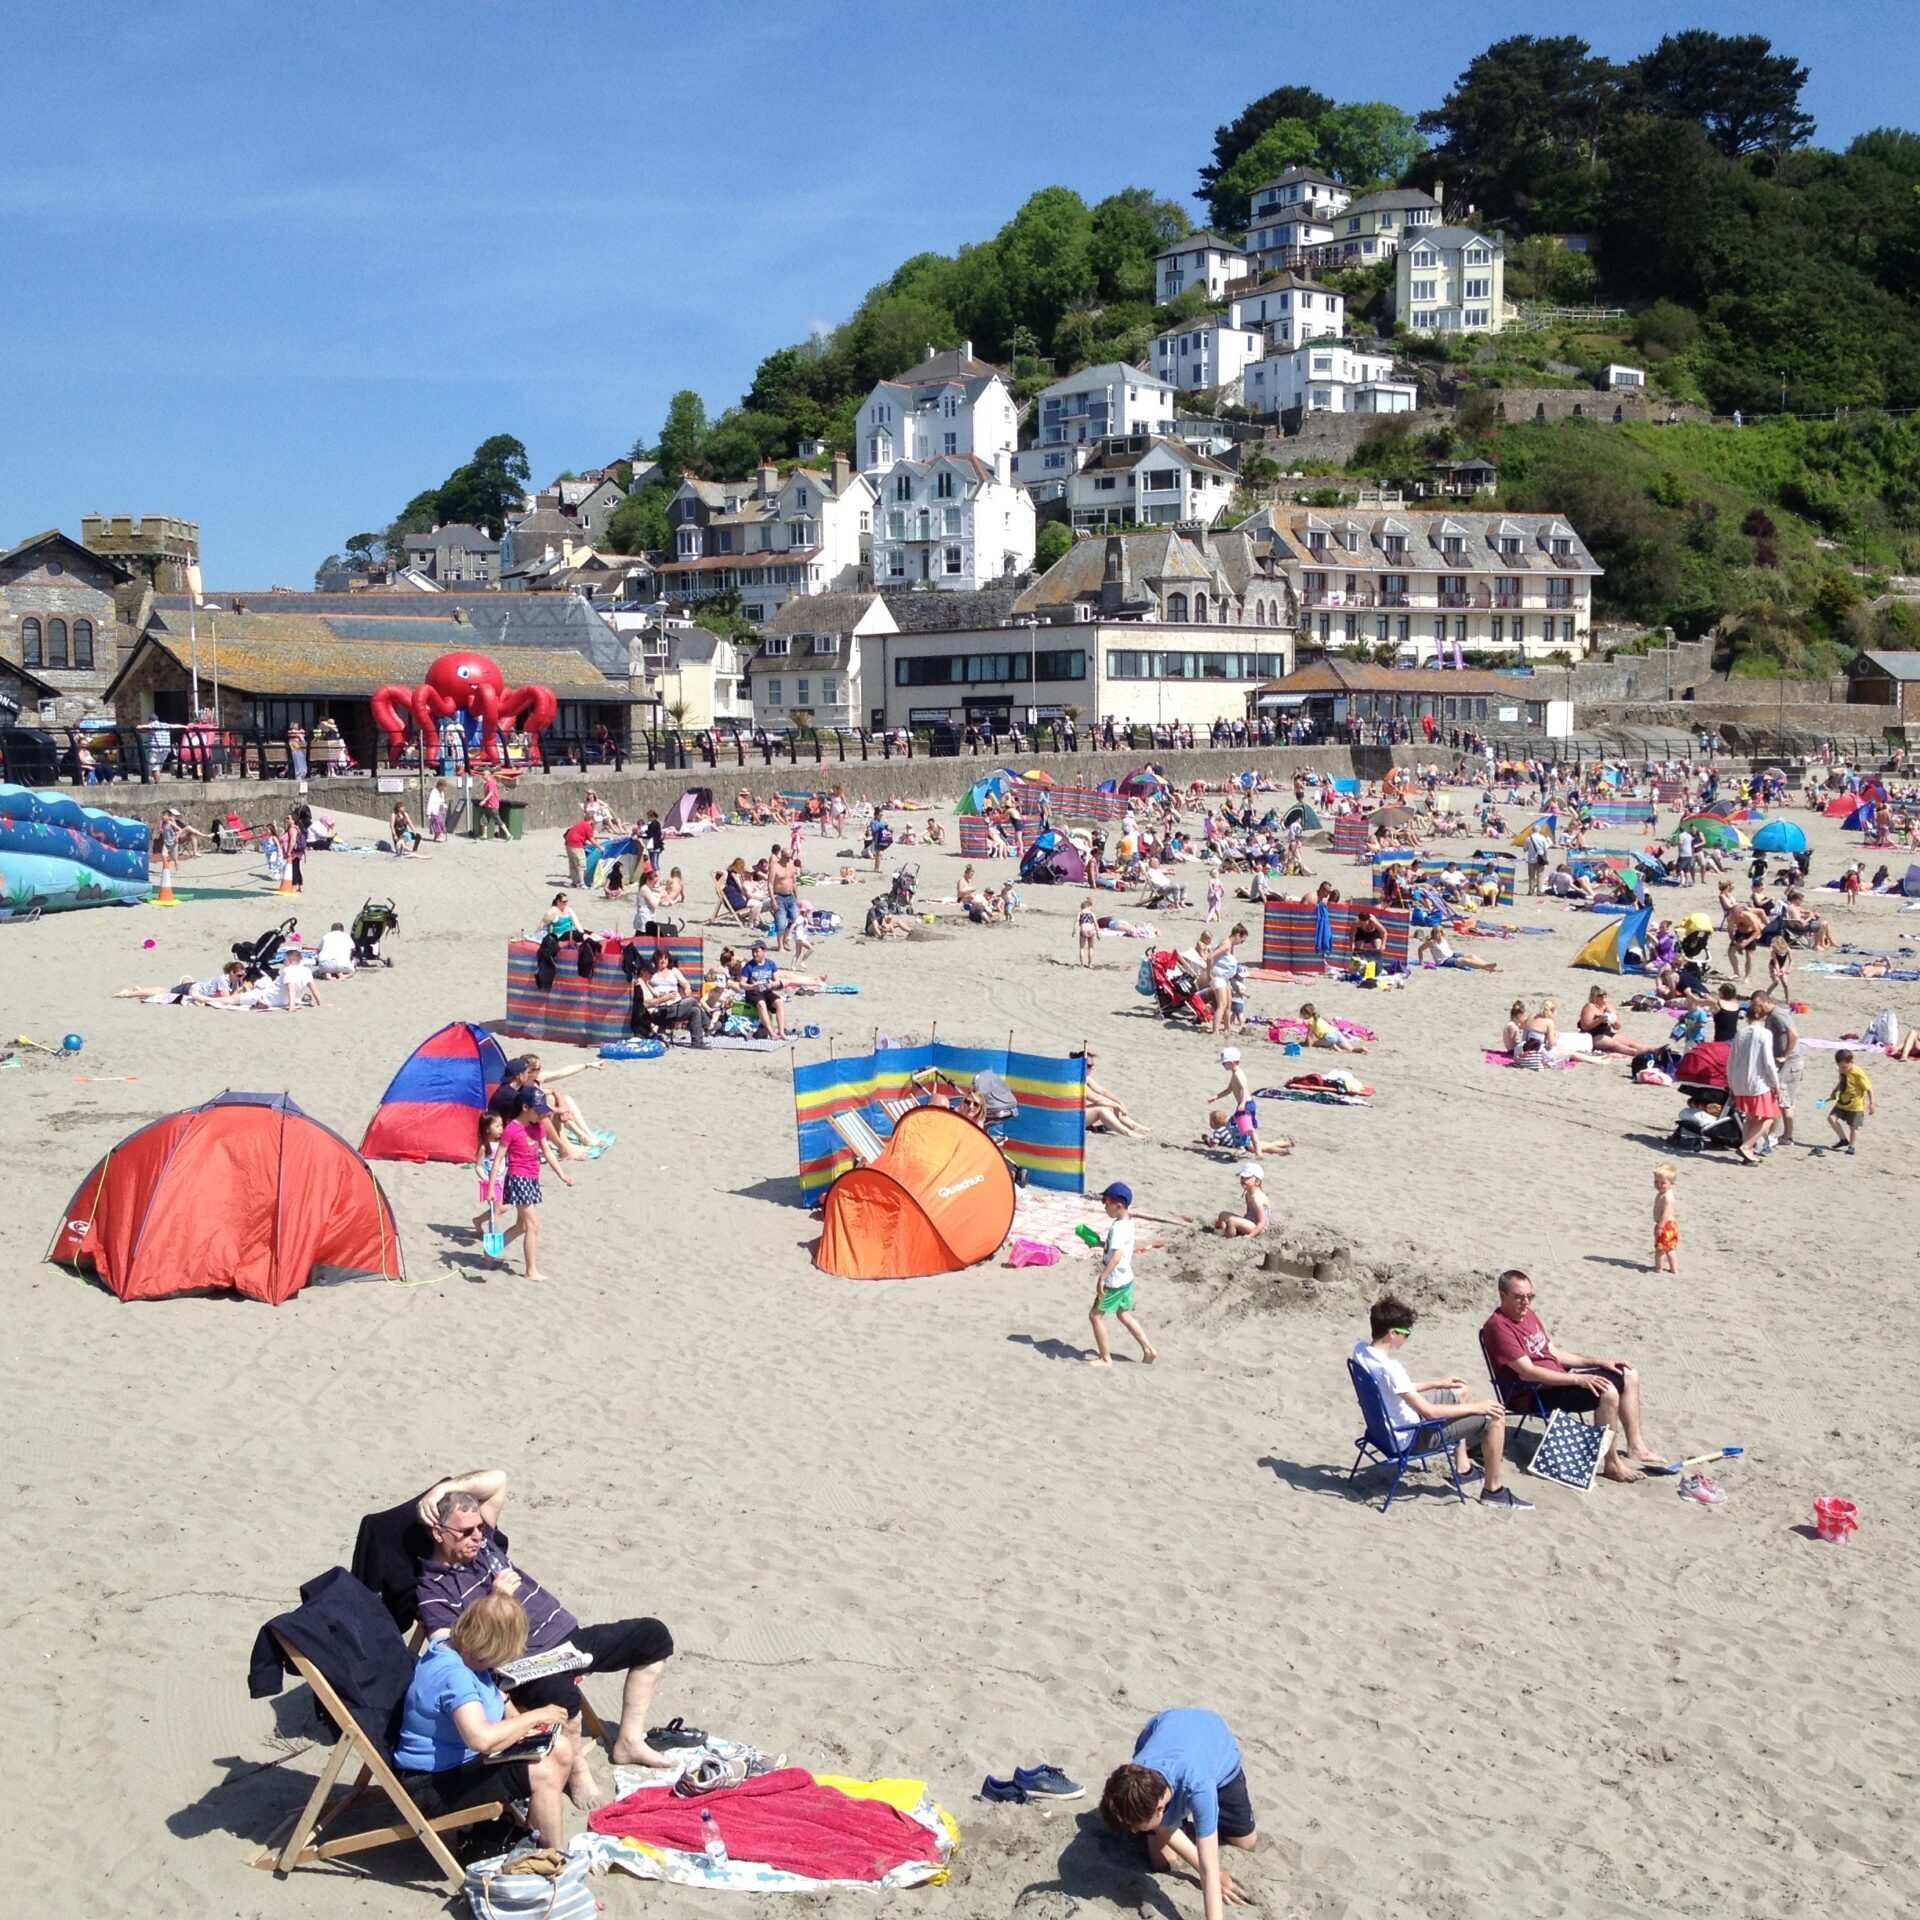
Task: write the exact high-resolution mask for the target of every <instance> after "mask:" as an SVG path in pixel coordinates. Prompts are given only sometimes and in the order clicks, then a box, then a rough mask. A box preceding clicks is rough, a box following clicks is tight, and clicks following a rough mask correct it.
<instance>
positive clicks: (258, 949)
mask: <svg viewBox="0 0 1920 1920" xmlns="http://www.w3.org/2000/svg"><path fill="white" fill-rule="evenodd" d="M298 925H299V922H298V921H297V920H291V919H289V920H282V921H281V922H280V924H279V925H278V926H277V927H269V928H268V929H267V930H266V932H265V933H263V934H262V935H261V936H260V938H259V939H258V940H236V941H235V942H234V943H233V957H234V958H235V959H236V960H238V961H239V962H240V964H241V965H242V966H243V967H245V968H246V970H247V982H248V984H249V985H251V984H252V983H253V982H254V981H256V980H260V979H267V980H273V979H277V978H278V977H279V973H280V965H281V962H282V960H283V959H284V958H285V957H286V956H285V949H286V944H287V935H288V934H290V933H291V932H292V931H293V930H294V928H295V927H296V926H298Z"/></svg>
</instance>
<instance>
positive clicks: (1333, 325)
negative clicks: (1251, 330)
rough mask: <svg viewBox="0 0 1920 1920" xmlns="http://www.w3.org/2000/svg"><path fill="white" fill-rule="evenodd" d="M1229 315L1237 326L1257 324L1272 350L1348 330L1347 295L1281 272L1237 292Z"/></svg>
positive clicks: (1295, 345) (1268, 347)
mask: <svg viewBox="0 0 1920 1920" xmlns="http://www.w3.org/2000/svg"><path fill="white" fill-rule="evenodd" d="M1227 318H1228V320H1229V322H1230V323H1231V324H1232V325H1234V326H1236V327H1256V328H1258V329H1259V331H1260V334H1261V336H1262V338H1263V339H1264V340H1265V341H1266V345H1267V351H1268V352H1269V353H1272V352H1275V351H1278V350H1280V349H1284V348H1288V347H1297V346H1299V345H1300V344H1301V343H1302V342H1303V341H1306V340H1317V339H1320V338H1321V337H1323V336H1324V335H1327V334H1335V335H1338V334H1342V333H1345V332H1346V330H1347V296H1346V295H1345V294H1344V293H1334V292H1332V291H1331V290H1330V289H1329V288H1326V287H1323V286H1322V285H1321V284H1320V283H1319V282H1318V281H1317V280H1309V279H1307V278H1306V277H1305V276H1304V275H1301V274H1297V273H1282V274H1279V275H1276V276H1275V277H1274V278H1273V279H1271V280H1262V281H1261V282H1260V283H1259V284H1258V285H1257V286H1249V287H1247V288H1246V289H1245V290H1244V291H1242V292H1238V293H1236V294H1235V295H1234V297H1233V301H1232V303H1231V304H1230V305H1229V307H1228V308H1227Z"/></svg>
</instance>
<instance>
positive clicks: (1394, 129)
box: [1313, 100, 1427, 193]
mask: <svg viewBox="0 0 1920 1920" xmlns="http://www.w3.org/2000/svg"><path fill="white" fill-rule="evenodd" d="M1313 133H1314V141H1315V144H1316V145H1317V147H1318V148H1319V153H1320V164H1321V166H1323V167H1324V168H1326V170H1327V171H1328V172H1329V173H1330V174H1332V175H1333V177H1334V178H1335V179H1336V180H1338V181H1340V182H1341V183H1342V185H1344V186H1348V187H1351V188H1353V190H1354V191H1355V192H1356V193H1358V192H1361V191H1364V190H1365V189H1366V188H1368V187H1377V186H1382V185H1390V184H1392V183H1393V182H1394V181H1397V180H1398V179H1399V178H1400V176H1401V175H1402V174H1403V173H1405V172H1406V170H1407V169H1408V168H1409V167H1410V166H1412V165H1413V163H1414V162H1415V161H1416V160H1418V159H1419V158H1420V156H1421V155H1422V154H1423V153H1425V152H1426V150H1427V143H1426V142H1425V141H1424V140H1423V139H1421V137H1420V127H1419V123H1418V122H1417V121H1416V120H1415V119H1414V117H1413V115H1412V114H1410V113H1403V112H1402V111H1401V110H1400V109H1399V108H1398V107H1395V106H1390V105H1389V104H1388V103H1387V102H1386V101H1384V100H1354V101H1351V102H1349V103H1348V104H1347V105H1346V106H1343V107H1329V108H1328V109H1327V111H1326V112H1325V113H1323V114H1322V115H1321V116H1320V118H1319V119H1318V120H1316V121H1315V122H1314V123H1313Z"/></svg>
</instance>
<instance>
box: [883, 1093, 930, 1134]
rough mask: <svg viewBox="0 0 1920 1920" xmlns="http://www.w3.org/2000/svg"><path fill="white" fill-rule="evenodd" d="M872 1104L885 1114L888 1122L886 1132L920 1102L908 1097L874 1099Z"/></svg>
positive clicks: (890, 1130)
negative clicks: (900, 1098) (903, 1098)
mask: <svg viewBox="0 0 1920 1920" xmlns="http://www.w3.org/2000/svg"><path fill="white" fill-rule="evenodd" d="M873 1104H874V1105H875V1106H876V1107H878V1108H879V1109H880V1111H881V1112H882V1113H884V1114H885V1115H886V1116H887V1119H888V1121H889V1123H890V1124H889V1126H888V1129H887V1130H888V1132H892V1130H893V1128H894V1127H897V1126H898V1125H899V1124H900V1122H901V1121H902V1120H904V1119H905V1118H906V1117H907V1115H908V1114H910V1113H911V1112H912V1111H913V1110H914V1108H915V1107H917V1106H918V1105H919V1104H920V1102H919V1101H918V1100H914V1099H911V1098H908V1099H905V1100H876V1101H875V1102H874V1103H873Z"/></svg>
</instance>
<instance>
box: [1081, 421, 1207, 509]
mask: <svg viewBox="0 0 1920 1920" xmlns="http://www.w3.org/2000/svg"><path fill="white" fill-rule="evenodd" d="M1236 478H1237V476H1236V475H1235V474H1234V472H1233V470H1232V469H1231V468H1230V467H1226V466H1223V465H1222V464H1221V463H1220V462H1219V461H1218V460H1216V459H1214V458H1213V456H1212V455H1211V454H1206V453H1201V452H1198V451H1197V450H1196V449H1194V448H1192V447H1188V446H1184V445H1183V444H1182V443H1181V442H1180V441H1178V440H1169V439H1166V438H1165V437H1163V436H1161V435H1157V434H1132V435H1129V436H1127V437H1126V438H1124V439H1121V438H1116V439H1112V440H1108V441H1106V442H1105V443H1104V444H1103V445H1102V446H1101V447H1100V449H1099V451H1098V452H1096V453H1095V454H1094V456H1093V458H1092V459H1090V460H1089V461H1088V462H1087V464H1086V465H1085V466H1084V467H1082V468H1081V469H1080V471H1079V472H1078V473H1077V474H1075V475H1074V476H1073V478H1072V479H1070V480H1069V481H1068V482H1067V512H1068V517H1069V519H1070V520H1071V522H1072V524H1073V525H1074V526H1075V527H1094V528H1107V527H1132V526H1141V527H1153V526H1166V527H1173V526H1184V525H1189V524H1198V525H1200V526H1203V527H1210V526H1212V525H1213V523H1214V522H1215V521H1216V520H1218V519H1219V518H1220V516H1221V515H1222V514H1223V513H1224V512H1226V510H1227V507H1228V504H1229V503H1230V502H1231V501H1232V499H1233V488H1234V482H1235V479H1236Z"/></svg>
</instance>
